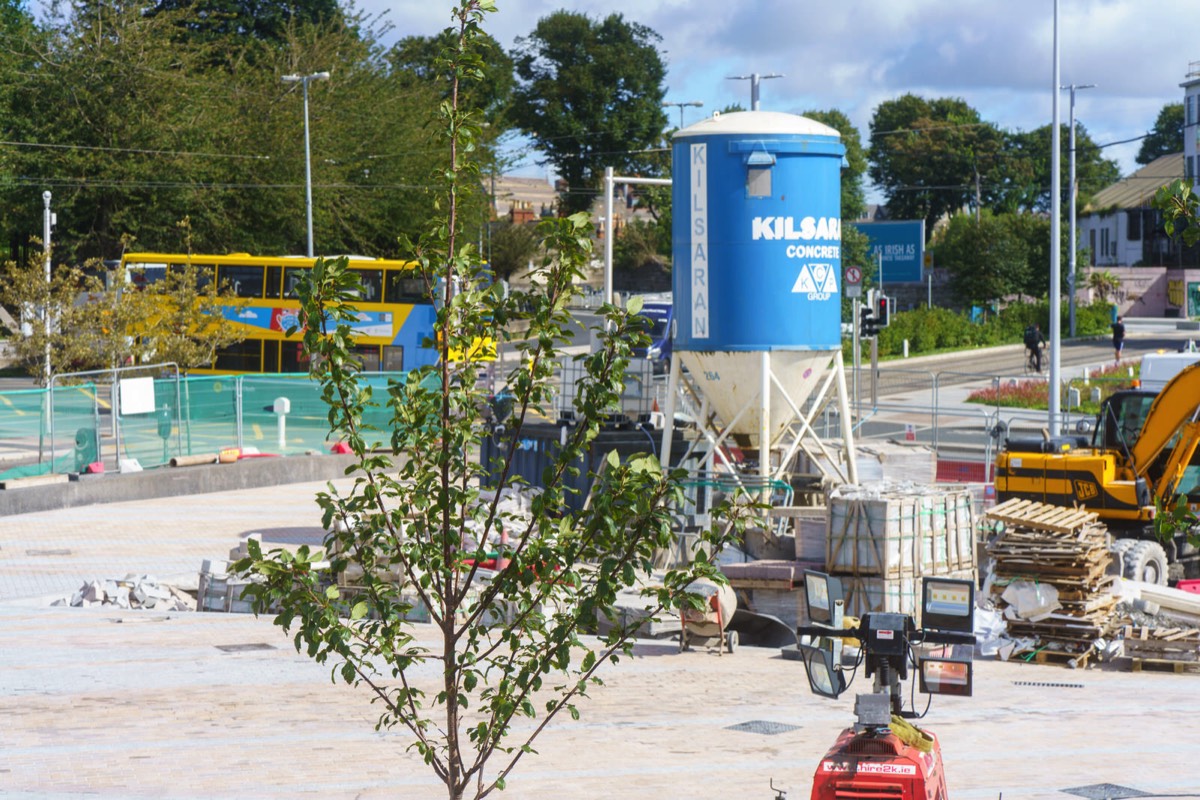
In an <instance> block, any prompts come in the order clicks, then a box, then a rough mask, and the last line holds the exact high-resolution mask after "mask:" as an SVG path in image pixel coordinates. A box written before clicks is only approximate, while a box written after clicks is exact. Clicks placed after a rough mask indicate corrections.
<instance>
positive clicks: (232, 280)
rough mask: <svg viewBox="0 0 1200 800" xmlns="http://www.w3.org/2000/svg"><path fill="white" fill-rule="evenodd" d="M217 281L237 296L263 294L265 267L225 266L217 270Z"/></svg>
mask: <svg viewBox="0 0 1200 800" xmlns="http://www.w3.org/2000/svg"><path fill="white" fill-rule="evenodd" d="M217 283H218V285H219V286H221V288H223V289H226V290H227V291H229V292H232V293H233V294H234V296H236V297H255V298H259V297H262V296H263V268H262V267H258V266H223V267H221V268H220V269H218V270H217Z"/></svg>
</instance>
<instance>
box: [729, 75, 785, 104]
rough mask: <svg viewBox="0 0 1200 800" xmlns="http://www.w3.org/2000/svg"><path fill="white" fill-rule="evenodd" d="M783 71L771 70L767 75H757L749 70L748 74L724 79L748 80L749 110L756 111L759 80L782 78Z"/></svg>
mask: <svg viewBox="0 0 1200 800" xmlns="http://www.w3.org/2000/svg"><path fill="white" fill-rule="evenodd" d="M782 77H783V73H781V72H772V73H771V74H769V75H759V74H758V73H757V72H751V73H750V74H749V75H730V76H729V77H728V78H726V79H725V80H727V81H750V110H751V111H758V84H759V81H765V80H768V79H770V78H782Z"/></svg>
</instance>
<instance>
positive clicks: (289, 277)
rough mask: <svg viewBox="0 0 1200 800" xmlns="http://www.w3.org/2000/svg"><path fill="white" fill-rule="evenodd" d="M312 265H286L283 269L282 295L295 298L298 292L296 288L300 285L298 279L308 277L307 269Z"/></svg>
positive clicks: (298, 295)
mask: <svg viewBox="0 0 1200 800" xmlns="http://www.w3.org/2000/svg"><path fill="white" fill-rule="evenodd" d="M310 269H312V267H288V268H287V269H285V270H284V271H283V296H284V297H286V298H287V299H289V300H296V299H297V298H299V297H300V294H299V293H298V292H297V291H296V288H297V287H298V286H299V285H300V281H302V280H304V279H305V278H307V277H308V271H309V270H310Z"/></svg>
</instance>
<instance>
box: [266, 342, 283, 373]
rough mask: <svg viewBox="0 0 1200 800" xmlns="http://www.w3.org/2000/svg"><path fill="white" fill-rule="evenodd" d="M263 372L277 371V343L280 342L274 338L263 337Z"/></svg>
mask: <svg viewBox="0 0 1200 800" xmlns="http://www.w3.org/2000/svg"><path fill="white" fill-rule="evenodd" d="M262 345H263V359H262V371H263V372H278V371H279V345H280V342H278V341H276V340H275V339H263V343H262Z"/></svg>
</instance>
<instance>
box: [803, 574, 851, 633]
mask: <svg viewBox="0 0 1200 800" xmlns="http://www.w3.org/2000/svg"><path fill="white" fill-rule="evenodd" d="M842 597H843V595H842V582H841V580H840V579H838V578H835V577H833V576H832V575H826V574H825V573H823V572H812V571H805V573H804V599H805V601H806V602H807V604H808V618H809V620H811V621H812V622H815V623H816V624H818V625H828V626H830V627H834V628H841V627H842V606H843V601H842Z"/></svg>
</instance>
